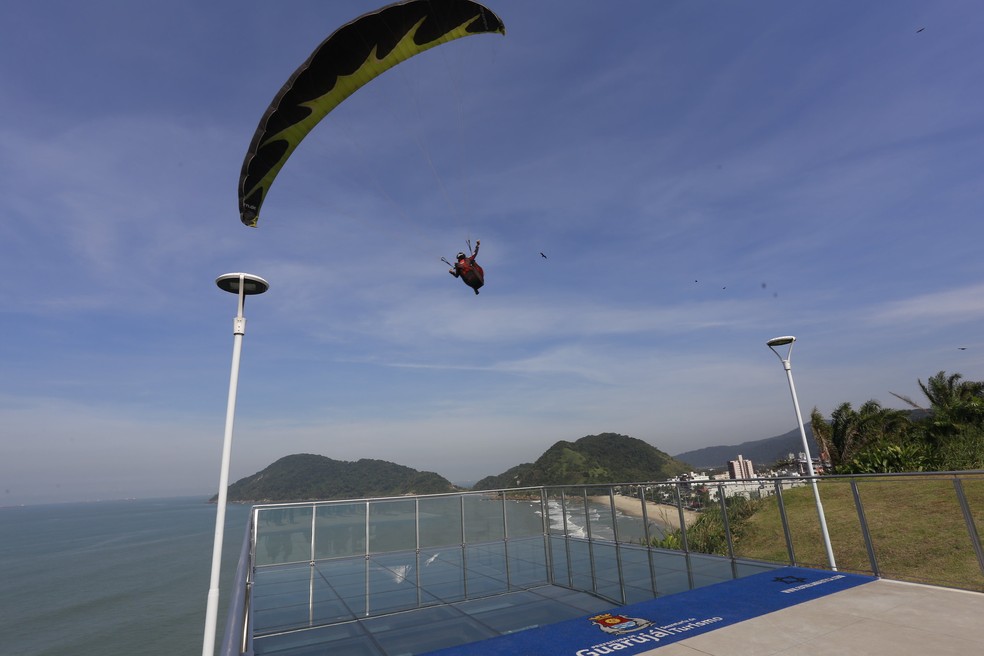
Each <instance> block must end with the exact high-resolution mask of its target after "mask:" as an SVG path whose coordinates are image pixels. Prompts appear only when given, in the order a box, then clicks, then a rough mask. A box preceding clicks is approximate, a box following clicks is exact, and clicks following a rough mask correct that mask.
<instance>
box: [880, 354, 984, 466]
mask: <svg viewBox="0 0 984 656" xmlns="http://www.w3.org/2000/svg"><path fill="white" fill-rule="evenodd" d="M919 389H921V390H922V393H923V395H924V396H925V397H926V400H927V401H929V406H930V407H929V408H924V407H922V406H920V405H919V404H918V403H916V402H915V401H913V400H912V399H910V398H909V397H907V396H903V395H901V394H895V393H894V392H893V395H894V396H896V397H897V398H899V399H902V400H903V401H905V402H906V403H907V404H908V405H910V406H912V407H913V408H917V409H919V410H923V411H925V412H927V413H928V416H927V417H926V418H924V419H922V420H921V421H920V422H919V426H920V429H921V433H922V441H923V443H924V444H925V446H926V447H927V448H928V449H929V451H930V452H931V453H932V454H933V460H934V465H935V466H936V468H938V469H941V470H951V469H952V470H956V469H977V468H980V467H984V382H981V381H972V380H963V376H962V375H961V374H958V373H954V374H950V375H947V373H946V371H939V372H938V373H937V374H936V375H934V376H931V377H930V378H929V379H928V380H927V381H926V382H925V383H923V382H922V380H920V381H919Z"/></svg>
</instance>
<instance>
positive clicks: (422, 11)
mask: <svg viewBox="0 0 984 656" xmlns="http://www.w3.org/2000/svg"><path fill="white" fill-rule="evenodd" d="M483 33H499V34H505V27H504V26H503V24H502V21H501V20H500V19H499V17H498V16H496V15H495V14H494V13H492V12H491V11H490V10H489V9H487V8H486V7H483V6H482V5H480V4H478V3H476V2H471V0H407V1H406V2H399V3H396V4H392V5H387V6H386V7H383V8H382V9H378V10H376V11H374V12H371V13H368V14H365V15H363V16H361V17H359V18H357V19H355V20H354V21H352V22H350V23H348V24H346V25H344V26H342V27H340V28H339V29H338V30H336V31H335V32H334V33H333V34H332V35H331V36H329V37H328V38H327V39H325V40H324V41H323V42H322V43H321V45H319V46H318V47H317V48H316V49H315V51H314V52H313V53H311V56H310V57H308V59H307V61H305V62H304V63H303V64H302V65H301V66H300V68H298V69H297V70H296V71H294V73H293V75H291V76H290V79H288V80H287V83H286V84H284V86H283V87H282V88H281V89H280V91H279V93H277V95H276V97H274V99H273V102H272V103H271V104H270V107H269V108H268V109H267V111H266V113H264V114H263V118H262V119H260V124H259V126H258V127H257V128H256V133H255V134H254V135H253V140H252V142H250V145H249V150H248V152H247V153H246V159H245V160H244V161H243V169H242V173H241V175H240V178H239V215H240V219H241V220H242V222H243V223H244V224H246V225H247V226H250V227H256V223H257V220H258V218H259V213H260V207H261V206H262V205H263V201H264V200H265V198H266V195H267V192H268V191H269V189H270V185H272V184H273V181H274V179H275V178H276V177H277V174H278V173H279V172H280V169H281V168H282V167H283V165H284V163H285V162H286V161H287V159H288V158H289V157H290V155H291V153H293V152H294V149H295V148H297V146H298V144H299V143H300V142H301V141H302V140H303V139H304V137H305V136H307V134H308V133H309V132H310V131H311V130H312V129H313V128H314V126H315V125H317V124H318V122H319V121H320V120H321V119H323V118H324V117H325V116H326V115H327V114H328V113H329V112H330V111H331V110H332V109H334V108H335V107H337V106H338V105H339V103H341V102H342V101H343V100H345V99H346V98H348V97H349V96H350V95H352V94H353V93H354V92H355V91H357V90H358V89H359V88H360V87H362V86H363V85H364V84H366V83H367V82H369V81H370V80H372V79H373V78H375V77H376V76H378V75H379V74H380V73H382V72H383V71H386V70H388V69H390V68H392V67H393V66H395V65H397V64H399V63H400V62H403V61H406V60H407V59H409V58H410V57H413V56H414V55H416V54H418V53H421V52H423V51H425V50H428V49H430V48H433V47H435V46H438V45H441V44H442V43H447V42H449V41H453V40H455V39H459V38H461V37H465V36H469V35H472V34H483Z"/></svg>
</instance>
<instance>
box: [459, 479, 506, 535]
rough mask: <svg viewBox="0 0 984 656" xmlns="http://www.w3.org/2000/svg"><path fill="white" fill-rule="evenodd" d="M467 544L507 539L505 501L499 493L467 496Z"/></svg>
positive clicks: (465, 497) (465, 513)
mask: <svg viewBox="0 0 984 656" xmlns="http://www.w3.org/2000/svg"><path fill="white" fill-rule="evenodd" d="M462 499H463V500H464V504H465V512H464V517H465V542H467V543H469V544H474V543H477V542H490V541H492V540H502V539H503V538H505V537H506V533H505V526H504V525H503V499H502V495H501V494H500V493H498V492H489V493H482V494H466V495H464V496H463V497H462Z"/></svg>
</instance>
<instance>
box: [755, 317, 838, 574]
mask: <svg viewBox="0 0 984 656" xmlns="http://www.w3.org/2000/svg"><path fill="white" fill-rule="evenodd" d="M795 341H796V338H795V337H793V336H792V335H786V336H784V337H773V338H772V339H770V340H769V341H767V342H766V343H765V345H766V346H768V347H769V348H770V349H772V352H773V353H775V354H776V355H777V356H778V357H779V360H781V361H782V367H783V369H785V370H786V378H787V379H789V391H790V393H791V394H792V395H793V408H794V409H795V410H796V423H797V424H799V431H800V437H801V438H802V439H803V453H804V454H806V471H807V473H808V474H809V475H810V484H811V485H812V486H813V499H814V501H816V504H817V516H818V517H819V518H820V532H821V533H823V546H824V548H825V549H826V550H827V561H828V562H829V563H830V569H832V570H834V571H835V572H836V571H837V563H836V561H835V560H834V550H833V548H832V547H831V546H830V534H829V533H828V532H827V518H826V516H825V515H824V514H823V503H821V502H820V490H819V489H818V488H817V478H816V474H815V473H814V472H813V457H812V456H811V455H810V444H809V443H808V442H807V441H806V428H805V427H804V426H803V415H802V413H800V406H799V399H797V398H796V386H795V385H793V369H792V367H791V366H790V364H789V358H790V356H791V355H792V354H793V342H795ZM787 344H788V345H789V350H788V351H786V357H785V358H784V357H782V354H780V353H779V351H777V350H776V347H777V346H786V345H787Z"/></svg>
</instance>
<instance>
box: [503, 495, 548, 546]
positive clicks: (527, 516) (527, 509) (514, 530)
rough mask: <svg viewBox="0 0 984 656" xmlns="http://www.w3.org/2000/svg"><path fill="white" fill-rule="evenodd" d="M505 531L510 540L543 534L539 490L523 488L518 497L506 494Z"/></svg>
mask: <svg viewBox="0 0 984 656" xmlns="http://www.w3.org/2000/svg"><path fill="white" fill-rule="evenodd" d="M506 531H507V533H508V536H509V539H510V540H514V539H518V538H527V537H534V536H541V535H543V511H542V504H541V503H540V492H539V490H523V492H522V495H520V496H519V498H516V497H512V496H507V498H506Z"/></svg>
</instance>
